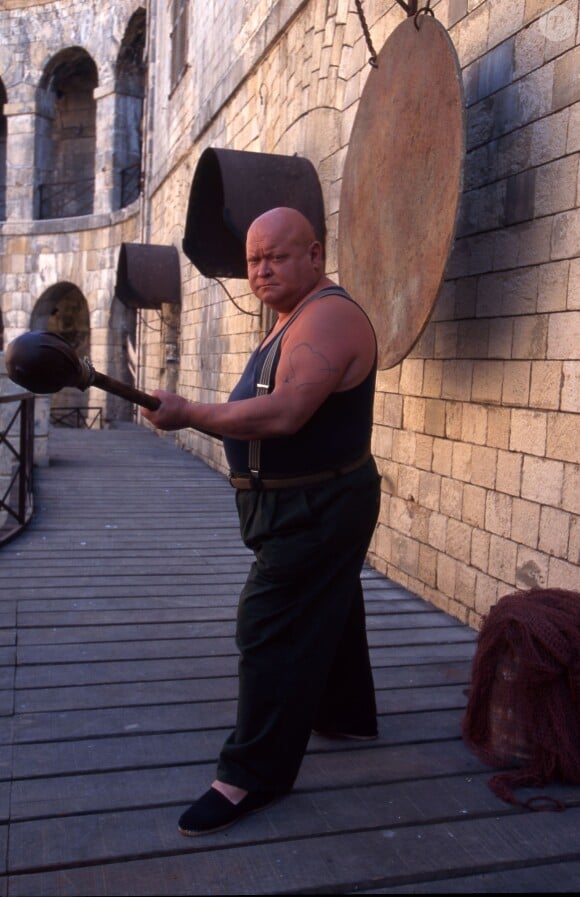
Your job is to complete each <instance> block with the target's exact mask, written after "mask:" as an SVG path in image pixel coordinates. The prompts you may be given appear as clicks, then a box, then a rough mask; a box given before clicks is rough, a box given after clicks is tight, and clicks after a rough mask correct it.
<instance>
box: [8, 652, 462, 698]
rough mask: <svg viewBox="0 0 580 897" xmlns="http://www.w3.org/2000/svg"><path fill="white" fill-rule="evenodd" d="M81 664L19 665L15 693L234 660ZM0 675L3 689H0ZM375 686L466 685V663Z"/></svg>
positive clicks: (222, 668)
mask: <svg viewBox="0 0 580 897" xmlns="http://www.w3.org/2000/svg"><path fill="white" fill-rule="evenodd" d="M79 656H80V658H81V662H79V663H63V662H62V661H61V663H60V664H52V663H50V664H46V663H41V662H40V660H39V659H38V658H36V661H37V662H36V663H35V664H34V665H32V666H24V665H23V664H22V660H20V663H19V666H18V670H17V675H16V688H18V689H31V688H54V687H62V686H66V685H69V684H70V683H71V682H74V683H75V684H76V685H77V686H80V685H92V684H104V683H109V682H117V683H118V682H139V681H141V682H153V681H159V680H173V681H175V680H177V679H188V680H191V679H192V678H198V677H199V678H201V679H204V678H208V677H210V676H213V677H223V676H235V675H236V674H237V664H238V658H237V655H235V654H231V655H230V656H229V657H223V656H221V657H188V658H167V659H160V660H146V659H140V660H138V661H137V660H117V661H111V662H109V661H106V660H102V661H99V662H93V663H87V662H86V661H85V660H84V658H82V647H81V648H80V650H79ZM3 673H4V675H5V677H6V684H4V685H2V676H3ZM374 678H375V686H376V687H377V688H380V689H382V688H410V687H413V686H414V687H417V686H425V685H429V686H435V685H449V684H450V683H459V684H461V683H463V684H465V683H467V682H468V681H469V678H470V664H469V663H467V662H465V661H464V662H462V663H458V664H423V665H422V666H420V667H415V666H411V667H381V668H380V669H377V670H375V676H374ZM8 685H10V686H13V685H14V671H13V670H12V669H10V668H8V669H4V670H2V669H1V668H0V687H3V688H6V687H7V686H8Z"/></svg>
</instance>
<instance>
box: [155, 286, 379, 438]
mask: <svg viewBox="0 0 580 897" xmlns="http://www.w3.org/2000/svg"><path fill="white" fill-rule="evenodd" d="M373 360H374V336H373V334H372V330H371V328H370V325H369V324H368V321H367V319H366V317H365V316H364V314H363V313H362V312H361V310H360V309H359V308H357V307H356V306H355V305H353V304H352V303H350V302H348V301H347V300H344V299H341V298H338V297H329V298H327V299H322V300H318V301H317V302H315V303H313V304H312V305H311V306H309V307H308V308H306V309H305V310H304V311H303V312H302V314H301V315H300V316H299V317H298V318H297V319H296V321H295V322H294V323H293V324H292V326H291V327H290V328H289V330H288V333H287V334H286V335H285V337H284V338H283V342H282V348H281V354H280V361H279V364H278V369H277V372H276V380H275V384H274V389H273V391H272V392H271V393H270V394H269V395H264V396H257V397H255V398H251V399H242V400H240V401H234V402H227V403H219V404H205V403H198V402H188V401H187V400H186V399H183V398H182V397H180V396H176V395H173V394H172V393H165V392H157V393H156V395H157V396H159V398H161V400H162V404H161V407H160V408H159V409H158V410H157V411H155V412H150V411H144V412H143V415H144V417H146V418H147V419H148V420H150V421H151V423H153V424H154V425H155V426H157V427H159V428H160V429H168V430H175V429H182V428H185V427H193V428H194V429H200V430H204V431H206V432H210V433H213V434H216V435H219V436H229V437H232V438H234V439H247V440H250V439H266V438H271V437H276V436H287V435H291V434H292V433H295V432H297V431H298V430H299V429H300V428H301V427H303V426H304V424H305V423H306V421H308V420H309V419H310V417H312V415H313V414H314V412H315V411H316V410H317V409H318V408H319V407H320V405H321V404H322V403H323V402H324V400H325V399H326V398H327V397H328V396H329V395H330V394H331V393H333V392H337V391H340V390H344V389H350V388H351V387H353V386H356V385H357V383H360V382H361V381H362V380H363V379H364V377H365V376H366V375H367V373H368V371H369V370H370V368H371V366H372V363H373Z"/></svg>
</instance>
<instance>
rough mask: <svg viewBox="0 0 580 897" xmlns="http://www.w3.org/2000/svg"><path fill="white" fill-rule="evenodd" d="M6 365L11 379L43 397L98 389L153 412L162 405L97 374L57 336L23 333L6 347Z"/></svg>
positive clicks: (90, 365)
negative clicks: (69, 390) (69, 388)
mask: <svg viewBox="0 0 580 897" xmlns="http://www.w3.org/2000/svg"><path fill="white" fill-rule="evenodd" d="M5 363H6V372H7V374H8V376H9V377H10V379H11V380H12V381H13V382H14V383H17V384H18V386H22V387H24V389H27V390H28V391H29V392H34V393H38V394H41V395H43V394H46V393H53V392H58V391H59V390H61V389H64V388H65V386H74V387H76V388H77V389H80V390H82V391H84V390H85V389H88V388H89V386H96V387H97V388H98V389H102V390H104V391H105V392H110V393H112V394H113V395H116V396H119V397H120V398H122V399H127V400H128V401H130V402H135V404H137V405H141V406H142V407H143V408H148V409H149V410H150V411H155V410H156V409H157V408H159V405H160V404H161V402H160V401H159V399H157V398H155V396H150V395H149V394H148V393H146V392H141V390H140V389H135V387H133V386H128V385H127V384H126V383H122V382H121V381H120V380H114V379H113V378H112V377H108V376H107V375H106V374H101V373H100V372H99V371H96V370H95V369H94V367H93V365H92V364H91V362H90V360H89V359H88V358H83V359H82V360H81V359H80V358H79V357H78V355H77V354H76V352H75V351H74V349H73V348H72V346H71V345H70V344H69V343H67V341H66V340H65V339H63V337H62V336H59V335H58V334H57V333H48V332H46V331H43V330H31V331H30V332H29V333H23V334H21V336H18V337H16V339H15V340H13V341H12V342H11V343H10V344H9V345H8V346H7V347H6V352H5Z"/></svg>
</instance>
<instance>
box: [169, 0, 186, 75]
mask: <svg viewBox="0 0 580 897" xmlns="http://www.w3.org/2000/svg"><path fill="white" fill-rule="evenodd" d="M187 32H188V23H187V0H171V90H173V89H174V88H175V87H177V84H178V83H179V81H180V79H181V76H182V75H183V73H184V71H185V69H186V66H187Z"/></svg>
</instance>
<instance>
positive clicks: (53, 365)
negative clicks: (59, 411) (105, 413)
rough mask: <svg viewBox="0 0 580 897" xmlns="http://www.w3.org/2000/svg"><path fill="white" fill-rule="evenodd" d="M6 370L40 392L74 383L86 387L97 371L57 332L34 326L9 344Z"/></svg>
mask: <svg viewBox="0 0 580 897" xmlns="http://www.w3.org/2000/svg"><path fill="white" fill-rule="evenodd" d="M4 360H5V363H6V372H7V374H8V376H9V377H10V379H11V380H12V381H13V382H14V383H17V384H18V386H22V387H24V389H27V390H29V392H34V393H38V394H41V395H42V394H45V393H53V392H58V391H59V390H61V389H64V387H65V386H74V387H76V388H77V389H81V390H84V389H86V388H87V387H88V386H90V385H91V383H92V376H93V374H94V372H93V369H92V366H91V364H90V362H88V361H87V360H85V361H81V360H80V359H79V357H78V355H77V354H76V352H75V351H74V349H73V348H72V346H71V345H70V344H69V343H67V341H66V340H65V339H64V338H63V337H62V336H59V334H57V333H48V332H45V331H42V330H31V331H30V332H29V333H23V334H21V335H20V336H18V337H16V339H14V340H12V342H11V343H9V345H8V346H7V347H6V352H5V359H4Z"/></svg>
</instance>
